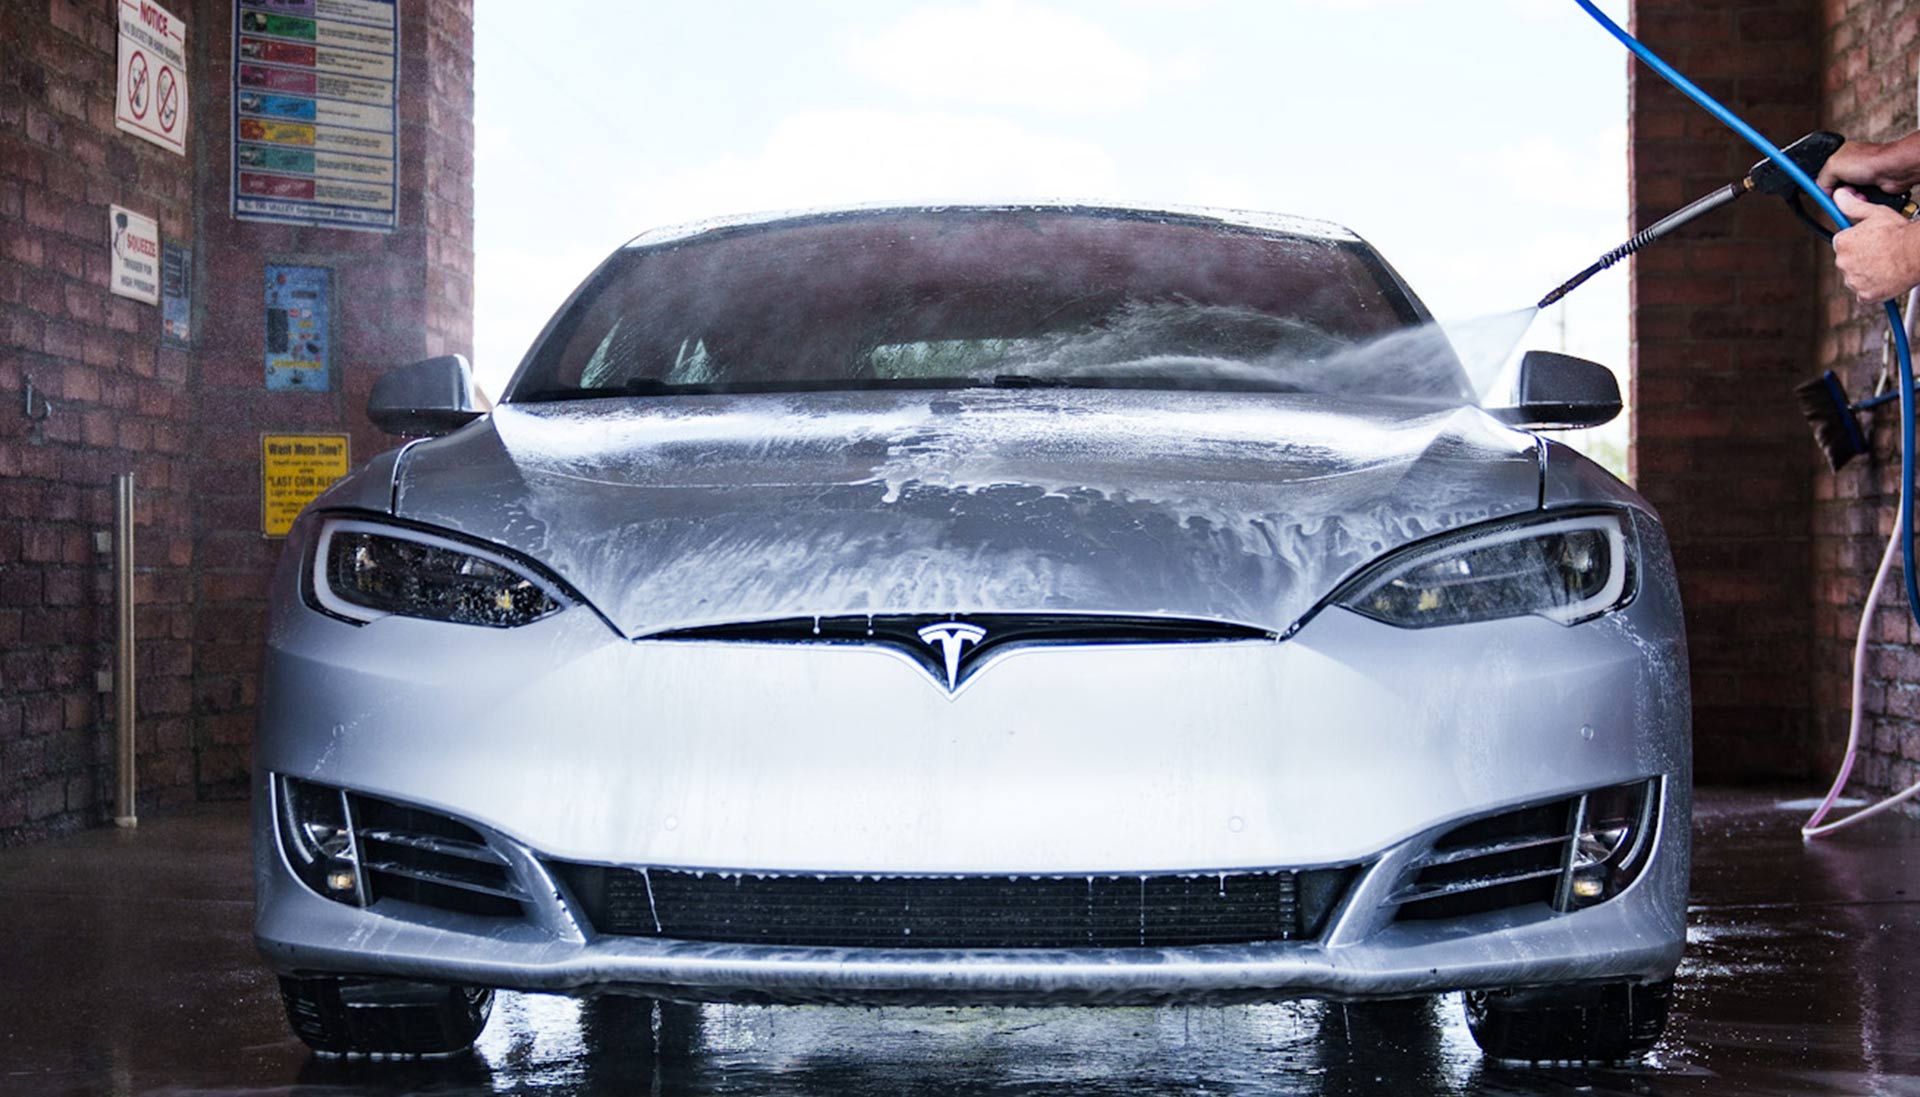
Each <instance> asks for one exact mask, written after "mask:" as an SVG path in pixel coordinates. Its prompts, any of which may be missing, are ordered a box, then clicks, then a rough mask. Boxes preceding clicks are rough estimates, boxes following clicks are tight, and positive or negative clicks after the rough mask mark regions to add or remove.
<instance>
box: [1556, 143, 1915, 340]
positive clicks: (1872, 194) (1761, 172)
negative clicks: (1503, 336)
mask: <svg viewBox="0 0 1920 1097" xmlns="http://www.w3.org/2000/svg"><path fill="white" fill-rule="evenodd" d="M1846 140H1847V139H1846V138H1844V137H1842V136H1840V135H1839V134H1837V133H1834V132H1832V131H1831V130H1816V131H1814V132H1813V133H1809V134H1807V135H1806V136H1805V137H1802V138H1801V139H1800V140H1798V141H1795V142H1794V143H1793V144H1791V145H1788V146H1787V147H1786V148H1784V149H1781V150H1780V151H1781V152H1784V153H1786V155H1787V158H1788V159H1790V160H1792V161H1793V162H1794V164H1795V165H1796V166H1798V167H1799V168H1800V169H1801V170H1802V171H1804V172H1806V173H1807V174H1808V175H1816V174H1818V173H1819V171H1820V169H1821V168H1823V167H1825V166H1826V164H1827V160H1828V159H1829V158H1831V157H1832V156H1833V154H1834V153H1836V152H1838V151H1840V146H1841V145H1843V144H1845V143H1846ZM1856 189H1857V190H1859V192H1860V195H1861V197H1863V198H1865V199H1866V200H1867V201H1869V202H1875V203H1878V204H1879V205H1882V206H1886V207H1887V208H1889V209H1895V210H1899V211H1900V212H1901V213H1903V214H1905V215H1906V216H1908V217H1912V216H1913V215H1914V205H1913V203H1911V202H1909V201H1907V199H1905V198H1896V197H1895V196H1893V195H1891V194H1887V193H1886V192H1884V191H1880V190H1875V189H1874V188H1872V187H1858V188H1856ZM1756 191H1757V192H1759V193H1761V194H1772V195H1777V196H1779V197H1782V198H1785V199H1787V201H1788V204H1789V205H1791V206H1793V207H1794V213H1795V214H1796V215H1797V216H1798V217H1799V218H1800V219H1801V220H1802V221H1805V222H1806V223H1807V224H1809V225H1812V226H1813V228H1814V229H1815V230H1816V231H1818V232H1820V233H1822V234H1823V235H1825V236H1827V237H1829V238H1831V237H1832V236H1833V233H1832V232H1830V231H1828V230H1827V229H1825V228H1824V227H1822V226H1821V225H1820V224H1819V223H1818V222H1817V221H1815V220H1813V216H1812V215H1811V214H1809V213H1808V212H1807V211H1806V209H1805V208H1804V207H1803V206H1801V205H1800V202H1799V194H1800V192H1799V191H1798V190H1796V189H1795V187H1794V182H1793V179H1792V177H1791V176H1789V175H1788V174H1787V173H1786V172H1785V171H1783V170H1781V168H1780V165H1778V164H1776V163H1774V162H1773V161H1772V160H1761V161H1760V162H1759V163H1757V164H1755V165H1753V166H1752V167H1751V168H1748V169H1747V174H1746V177H1745V178H1743V179H1741V180H1739V181H1738V182H1734V183H1728V184H1727V185H1726V186H1724V187H1721V188H1720V189H1719V190H1716V191H1714V192H1713V193H1712V194H1709V195H1707V196H1706V197H1705V198H1701V199H1699V200H1697V201H1695V202H1692V203H1690V204H1688V205H1686V206H1684V207H1682V208H1680V209H1677V210H1675V211H1674V212H1672V213H1669V214H1667V215H1666V216H1665V217H1662V218H1661V219H1660V220H1658V221H1655V222H1654V223H1653V224H1651V225H1649V226H1647V227H1646V228H1645V229H1644V230H1642V231H1641V232H1640V234H1639V235H1637V236H1635V237H1634V238H1633V239H1631V240H1629V241H1627V242H1626V243H1624V244H1622V245H1620V246H1619V247H1617V248H1615V249H1613V250H1612V251H1610V252H1608V253H1606V254H1605V255H1602V256H1601V257H1600V258H1599V260H1598V261H1597V262H1595V263H1594V264H1593V265H1592V266H1590V267H1588V268H1587V269H1586V270H1583V271H1581V272H1580V273H1579V274H1576V275H1574V276H1573V277H1572V278H1569V279H1567V280H1566V281H1565V282H1563V283H1561V284H1560V285H1559V286H1558V287H1557V288H1556V289H1554V291H1553V292H1552V293H1549V294H1547V295H1546V296H1545V297H1542V298H1541V299H1540V303H1539V304H1538V305H1535V306H1534V307H1535V308H1542V309H1543V308H1546V307H1547V306H1548V305H1551V304H1553V303H1554V302H1556V301H1558V300H1560V299H1561V298H1562V297H1565V296H1566V295H1567V294H1569V293H1572V292H1573V291H1574V290H1575V289H1577V288H1579V286H1580V284H1581V283H1583V282H1585V281H1586V280H1587V279H1589V278H1592V277H1593V276H1594V275H1596V274H1599V273H1600V272H1601V271H1603V270H1606V269H1607V268H1608V267H1611V266H1613V265H1614V264H1615V263H1618V262H1619V261H1620V260H1622V259H1625V258H1626V257H1627V256H1629V255H1632V254H1633V253H1634V252H1636V251H1639V250H1640V249H1641V248H1644V247H1646V246H1647V245H1648V244H1651V243H1653V242H1654V241H1655V240H1658V239H1660V238H1661V237H1662V236H1665V235H1666V234H1668V233H1670V232H1672V231H1673V230H1674V229H1677V228H1679V227H1680V226H1681V225H1684V224H1686V223H1687V222H1689V221H1692V220H1693V219H1695V218H1697V217H1699V216H1701V215H1702V214H1706V213H1711V212H1713V211H1714V210H1717V209H1719V208H1720V207H1721V206H1724V205H1726V204H1727V203H1729V202H1731V201H1733V200H1734V199H1736V198H1739V197H1740V196H1742V195H1744V194H1748V193H1751V192H1756Z"/></svg>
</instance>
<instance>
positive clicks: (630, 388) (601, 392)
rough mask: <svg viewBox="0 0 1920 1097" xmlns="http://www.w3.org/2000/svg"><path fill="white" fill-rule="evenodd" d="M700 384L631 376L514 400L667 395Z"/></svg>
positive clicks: (696, 388)
mask: <svg viewBox="0 0 1920 1097" xmlns="http://www.w3.org/2000/svg"><path fill="white" fill-rule="evenodd" d="M702 387H703V386H700V385H675V384H670V383H668V382H666V381H662V380H659V379H657V378H653V377H631V378H628V379H627V381H626V382H625V383H624V384H619V385H598V386H591V387H588V388H565V387H561V388H546V389H538V390H535V391H533V392H529V393H527V394H526V395H524V396H515V397H514V398H513V399H514V402H515V403H519V402H521V401H526V402H528V403H539V402H543V401H549V400H602V399H606V398H607V397H613V396H666V395H669V394H671V393H676V392H698V391H700V390H701V388H702Z"/></svg>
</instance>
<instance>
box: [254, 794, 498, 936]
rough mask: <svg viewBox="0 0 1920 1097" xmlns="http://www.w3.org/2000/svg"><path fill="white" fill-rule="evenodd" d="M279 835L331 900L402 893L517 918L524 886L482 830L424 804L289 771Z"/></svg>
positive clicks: (426, 902) (361, 900)
mask: <svg viewBox="0 0 1920 1097" xmlns="http://www.w3.org/2000/svg"><path fill="white" fill-rule="evenodd" d="M277 795H278V798H279V801H280V803H279V816H280V826H281V841H282V845H283V846H284V847H285V849H286V851H287V855H288V861H289V863H291V864H292V865H293V868H294V871H295V872H296V873H298V874H299V875H300V877H301V879H302V880H305V881H306V882H307V886H309V887H311V888H313V889H314V890H316V891H318V892H320V894H322V895H325V896H326V897H327V898H329V899H334V900H337V901H339V902H343V903H353V904H355V905H360V906H375V907H377V906H378V904H379V903H380V901H381V900H383V899H396V900H400V901H403V902H409V903H417V904H419V905H421V906H427V907H435V908H438V909H441V910H451V911H458V912H460V913H462V914H479V915H485V916H489V917H500V918H517V917H520V916H522V915H523V914H524V913H525V909H524V908H523V907H522V906H521V904H522V903H524V902H526V900H527V896H526V893H525V891H523V890H522V888H521V887H520V884H519V882H518V881H517V880H516V879H515V877H514V874H513V872H512V870H511V869H510V868H509V867H508V865H507V860H506V858H505V857H502V856H501V855H500V854H499V853H498V852H496V851H495V850H494V849H493V847H491V846H489V845H488V844H487V840H486V838H484V837H483V836H482V835H481V834H480V832H479V831H477V830H474V829H473V828H472V827H470V826H468V825H466V824H465V823H462V822H460V821H458V820H456V819H453V818H450V817H448V816H445V815H441V814H440V813H438V812H434V811H428V810H426V809H424V808H416V807H410V806H408V805H405V804H398V803H394V802H393V801H391V800H384V799H381V798H379V797H375V796H367V795H364V794H362V793H358V792H347V791H344V790H341V789H337V788H330V787H328V786H326V785H317V784H314V783H312V782H309V781H299V780H295V779H294V778H291V777H283V778H281V779H280V783H279V788H278V790H277Z"/></svg>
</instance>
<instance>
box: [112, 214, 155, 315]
mask: <svg viewBox="0 0 1920 1097" xmlns="http://www.w3.org/2000/svg"><path fill="white" fill-rule="evenodd" d="M107 230H108V232H109V233H111V236H110V239H111V240H112V242H113V243H112V248H113V264H112V266H113V274H112V277H113V285H112V286H111V287H110V288H111V289H112V290H113V292H115V293H117V294H119V295H120V296H122V297H131V298H133V299H134V300H136V301H145V302H146V303H147V304H149V305H157V304H159V303H160V223H159V222H158V221H155V220H154V219H153V218H151V217H144V216H142V215H140V214H138V213H135V212H133V211H132V210H130V209H122V208H120V207H119V206H109V207H107Z"/></svg>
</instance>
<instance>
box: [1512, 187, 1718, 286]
mask: <svg viewBox="0 0 1920 1097" xmlns="http://www.w3.org/2000/svg"><path fill="white" fill-rule="evenodd" d="M1752 188H1753V179H1752V177H1751V176H1749V177H1748V178H1745V179H1742V180H1740V181H1739V182H1737V183H1728V184H1727V185H1726V186H1724V187H1721V188H1720V189H1719V190H1716V191H1714V192H1713V193H1712V194H1709V195H1707V196H1706V197H1705V198H1699V199H1695V200H1694V201H1692V202H1689V203H1688V204H1686V205H1685V206H1682V207H1681V208H1679V209H1677V210H1674V211H1673V212H1672V213H1669V214H1667V215H1666V216H1665V217H1662V218H1661V219H1660V220H1658V221H1655V222H1654V223H1653V224H1651V225H1648V226H1647V227H1646V228H1644V229H1642V230H1640V232H1639V233H1638V234H1637V235H1635V236H1634V238H1633V239H1631V240H1629V241H1627V242H1626V243H1624V244H1621V245H1620V246H1619V247H1617V248H1615V249H1613V250H1612V251H1610V252H1608V253H1606V254H1605V255H1602V256H1601V257H1600V258H1599V259H1597V260H1595V261H1594V264H1593V265H1592V266H1590V267H1588V268H1587V269H1586V270H1583V271H1581V272H1580V273H1579V274H1576V275H1574V276H1573V277H1572V278H1569V279H1567V280H1566V281H1565V282H1562V283H1560V285H1559V286H1558V287H1556V288H1555V289H1554V291H1553V292H1552V293H1549V294H1547V295H1546V296H1545V297H1542V298H1541V299H1540V303H1539V304H1537V305H1535V306H1534V308H1537V309H1543V308H1546V307H1547V306H1548V305H1551V304H1553V303H1554V302H1556V301H1558V300H1560V299H1561V298H1562V297H1565V296H1566V295H1567V294H1569V293H1572V292H1573V291H1574V290H1576V289H1579V288H1580V285H1581V284H1582V283H1584V282H1585V281H1586V280H1587V279H1589V278H1592V277H1593V276H1594V275H1596V274H1599V273H1600V272H1601V271H1603V270H1606V269H1607V268H1608V267H1611V266H1613V265H1614V264H1615V263H1618V262H1619V261H1620V260H1622V259H1625V258H1626V257H1627V256H1629V255H1632V254H1633V253H1634V252H1636V251H1639V250H1640V249H1641V248H1644V247H1646V246H1647V245H1648V244H1651V243H1653V242H1654V241H1655V240H1658V239H1660V238H1661V237H1662V236H1665V235H1666V234H1667V233H1670V232H1672V231H1673V230H1674V229H1677V228H1679V227H1680V226H1681V225H1684V224H1686V223H1687V222H1689V221H1691V220H1693V219H1694V218H1696V217H1701V216H1704V215H1705V214H1709V213H1712V212H1713V211H1714V210H1717V209H1719V208H1720V207H1721V206H1724V205H1726V204H1727V203H1728V202H1731V201H1733V200H1734V199H1736V198H1739V197H1741V196H1742V195H1744V194H1746V193H1747V191H1749V190H1751V189H1752Z"/></svg>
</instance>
